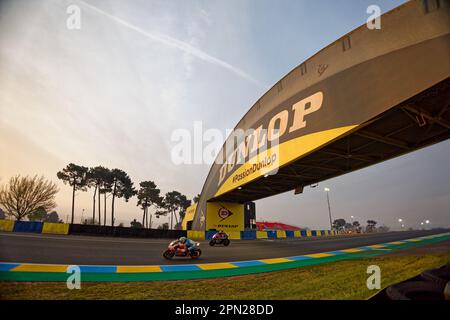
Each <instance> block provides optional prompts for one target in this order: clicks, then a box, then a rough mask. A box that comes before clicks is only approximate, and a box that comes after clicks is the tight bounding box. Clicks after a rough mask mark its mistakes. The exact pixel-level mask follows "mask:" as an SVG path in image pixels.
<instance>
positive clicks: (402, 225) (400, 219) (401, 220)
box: [398, 218, 405, 230]
mask: <svg viewBox="0 0 450 320" xmlns="http://www.w3.org/2000/svg"><path fill="white" fill-rule="evenodd" d="M402 222H403V219H402V218H399V219H398V223H400V227H401V228H402V230H403V228H404V227H405V225H404V224H403V223H402Z"/></svg>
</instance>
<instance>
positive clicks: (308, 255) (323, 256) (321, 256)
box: [305, 253, 334, 258]
mask: <svg viewBox="0 0 450 320" xmlns="http://www.w3.org/2000/svg"><path fill="white" fill-rule="evenodd" d="M305 256H306V257H311V258H325V257H331V256H334V255H333V254H330V253H313V254H305Z"/></svg>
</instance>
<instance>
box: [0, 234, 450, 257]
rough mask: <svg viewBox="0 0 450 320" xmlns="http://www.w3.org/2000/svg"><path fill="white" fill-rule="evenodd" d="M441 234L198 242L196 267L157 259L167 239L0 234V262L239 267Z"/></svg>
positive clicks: (167, 241) (166, 243) (165, 245)
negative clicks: (230, 263)
mask: <svg viewBox="0 0 450 320" xmlns="http://www.w3.org/2000/svg"><path fill="white" fill-rule="evenodd" d="M447 231H448V230H443V229H440V230H432V231H403V232H388V233H379V234H367V235H355V236H333V237H331V236H330V237H319V238H294V239H277V240H241V241H232V243H231V245H230V246H229V247H210V246H209V245H208V243H207V241H200V243H201V245H200V248H201V249H202V251H203V255H202V257H201V258H200V259H198V260H197V261H193V260H191V259H188V258H175V259H174V260H172V261H168V260H165V259H164V258H162V256H161V252H162V251H163V250H164V249H165V248H166V247H167V245H168V243H169V240H168V239H135V238H133V239H128V238H126V239H125V238H104V237H84V236H57V235H42V234H24V233H0V262H19V263H49V264H77V265H78V264H80V265H81V264H85V265H91V264H95V265H162V264H191V263H212V262H225V261H241V260H252V259H267V258H277V257H288V256H295V255H304V254H311V253H317V252H324V251H333V250H341V249H348V248H353V247H360V246H368V245H373V244H378V243H383V242H390V241H397V240H404V239H409V238H414V237H421V236H426V235H431V234H438V233H442V232H447Z"/></svg>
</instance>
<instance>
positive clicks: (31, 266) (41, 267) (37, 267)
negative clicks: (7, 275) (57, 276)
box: [10, 264, 69, 272]
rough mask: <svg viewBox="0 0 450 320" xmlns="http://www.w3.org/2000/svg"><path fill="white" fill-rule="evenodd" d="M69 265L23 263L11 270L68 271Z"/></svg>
mask: <svg viewBox="0 0 450 320" xmlns="http://www.w3.org/2000/svg"><path fill="white" fill-rule="evenodd" d="M68 267H69V266H67V265H50V264H22V265H20V266H17V267H15V268H12V269H11V270H10V271H20V272H66V271H67V268H68Z"/></svg>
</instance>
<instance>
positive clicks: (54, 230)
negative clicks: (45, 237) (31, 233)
mask: <svg viewBox="0 0 450 320" xmlns="http://www.w3.org/2000/svg"><path fill="white" fill-rule="evenodd" d="M42 233H44V234H69V224H67V223H51V222H44V225H43V226H42Z"/></svg>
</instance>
